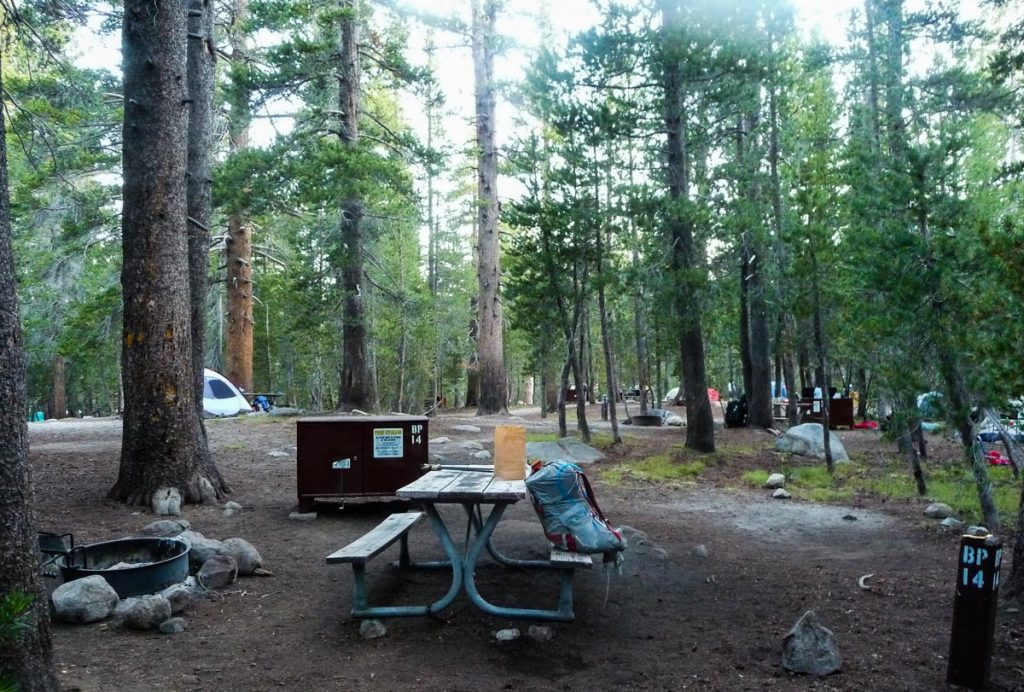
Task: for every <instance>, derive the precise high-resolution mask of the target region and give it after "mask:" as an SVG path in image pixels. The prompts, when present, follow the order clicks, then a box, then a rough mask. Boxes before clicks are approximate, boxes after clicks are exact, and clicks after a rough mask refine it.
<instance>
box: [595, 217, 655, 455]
mask: <svg viewBox="0 0 1024 692" xmlns="http://www.w3.org/2000/svg"><path fill="white" fill-rule="evenodd" d="M602 236H603V232H602V229H601V224H598V225H597V232H596V236H595V239H596V240H597V273H598V281H597V306H598V310H600V312H601V346H602V348H603V350H604V369H605V379H606V380H607V383H608V386H607V388H606V389H607V390H608V391H609V392H614V391H617V390H618V382H617V381H616V379H615V353H614V351H613V349H612V341H613V338H612V325H611V320H610V319H609V318H608V307H607V305H606V301H605V295H604V281H603V278H602V276H601V274H603V273H604V244H603V242H602V240H603V238H602ZM609 245H610V243H609ZM641 372H642V369H641ZM643 386H644V384H643V377H642V376H641V378H640V387H641V391H643V389H642V388H643ZM608 420H610V421H611V423H612V440H613V441H614V442H622V435H620V434H619V419H618V416H617V415H616V412H615V397H609V398H608Z"/></svg>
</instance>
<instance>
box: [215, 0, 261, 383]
mask: <svg viewBox="0 0 1024 692" xmlns="http://www.w3.org/2000/svg"><path fill="white" fill-rule="evenodd" d="M248 14H249V2H248V0H233V3H232V11H231V25H230V27H229V28H228V41H229V42H230V44H231V63H230V68H229V71H230V75H231V86H232V88H231V90H230V91H229V92H228V102H229V104H230V106H231V107H230V109H229V110H228V143H229V146H230V148H231V153H232V154H238V153H240V152H242V151H245V150H246V149H248V148H249V127H250V124H251V123H252V106H251V104H250V93H251V89H252V87H251V85H250V83H249V72H250V69H251V68H250V65H249V62H248V58H249V56H248V48H247V46H246V36H245V33H244V29H243V28H242V27H243V25H244V22H245V20H246V18H247V17H248ZM224 255H225V264H226V265H227V287H226V291H225V292H226V294H227V338H226V343H225V348H224V360H225V371H224V375H225V376H226V377H227V378H228V379H229V380H231V381H232V382H233V383H234V384H235V386H236V387H239V388H241V389H242V390H243V391H246V392H253V391H256V387H255V383H254V381H253V332H254V331H255V325H256V320H255V317H254V315H253V298H254V284H253V281H252V260H253V256H252V224H251V223H250V222H249V218H248V213H247V211H246V210H245V209H234V210H232V211H231V213H230V214H229V215H228V235H227V238H226V242H225V249H224ZM268 341H269V335H268ZM268 348H269V343H268ZM267 376H268V380H269V379H270V363H269V362H268V363H267ZM265 386H267V387H268V388H269V387H271V386H273V382H272V381H268V382H266V384H265Z"/></svg>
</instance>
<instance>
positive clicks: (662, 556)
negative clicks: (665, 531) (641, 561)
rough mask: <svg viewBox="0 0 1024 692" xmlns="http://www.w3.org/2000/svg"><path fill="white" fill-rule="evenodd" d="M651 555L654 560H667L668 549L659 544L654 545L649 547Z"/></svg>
mask: <svg viewBox="0 0 1024 692" xmlns="http://www.w3.org/2000/svg"><path fill="white" fill-rule="evenodd" d="M651 557H653V558H654V559H656V560H667V559H668V551H667V550H665V549H664V548H662V547H660V546H655V547H654V548H652V549H651Z"/></svg>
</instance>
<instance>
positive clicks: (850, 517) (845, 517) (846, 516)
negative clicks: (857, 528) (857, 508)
mask: <svg viewBox="0 0 1024 692" xmlns="http://www.w3.org/2000/svg"><path fill="white" fill-rule="evenodd" d="M843 521H857V517H855V516H853V515H852V514H844V515H843Z"/></svg>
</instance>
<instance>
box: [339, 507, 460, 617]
mask: <svg viewBox="0 0 1024 692" xmlns="http://www.w3.org/2000/svg"><path fill="white" fill-rule="evenodd" d="M426 511H427V516H428V517H430V522H431V524H433V526H434V533H436V534H437V537H438V538H440V539H441V547H443V548H444V552H445V554H446V555H447V556H448V560H446V561H444V562H445V563H446V564H445V565H444V566H446V567H449V568H451V570H452V584H451V586H450V587H448V593H446V594H445V595H444V596H443V597H442V598H441V599H440V600H437V601H435V602H433V603H431V604H429V605H416V606H371V605H369V604H368V603H367V599H366V565H361V564H353V565H352V576H353V606H352V616H353V617H358V618H399V617H414V616H417V615H433V614H435V613H439V612H441V611H442V610H444V609H445V608H447V607H448V606H450V605H451V604H452V603H453V602H454V601H455V597H456V596H458V595H459V591H461V590H462V586H463V582H464V580H463V560H462V556H461V555H459V551H458V549H457V548H456V547H455V543H454V542H453V541H452V537H451V536H450V535H449V533H448V529H447V527H445V525H444V522H443V521H442V520H441V517H440V515H439V514H438V513H437V508H436V507H434V505H433V504H427V505H426ZM406 559H408V556H407V555H406Z"/></svg>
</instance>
